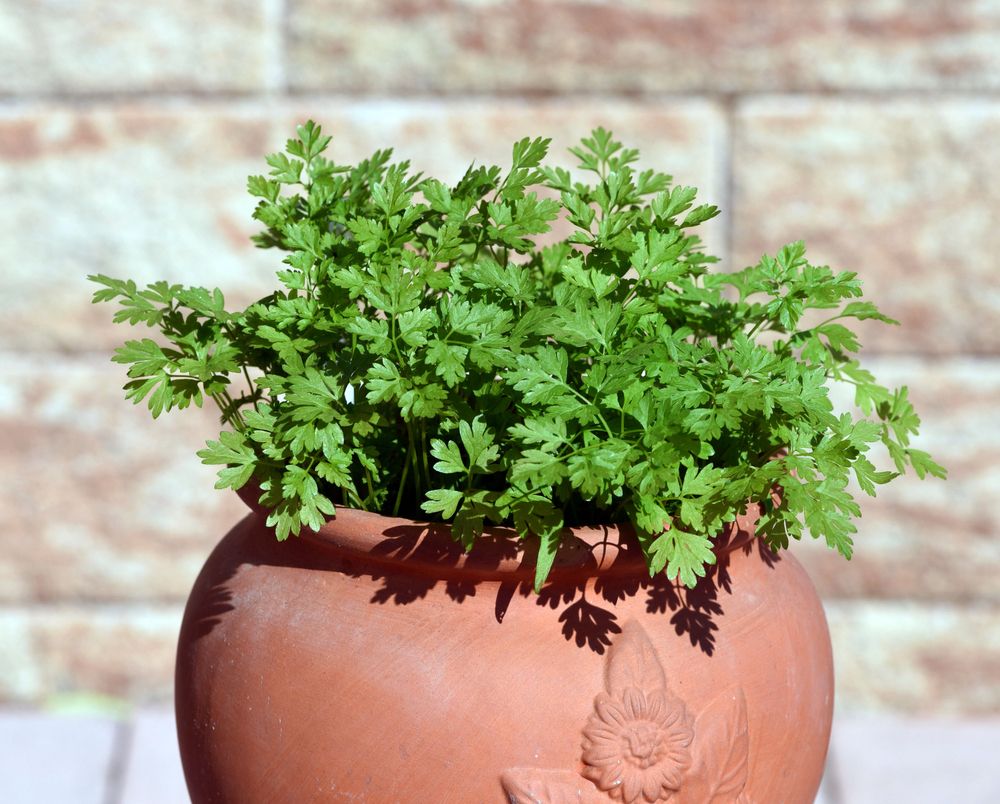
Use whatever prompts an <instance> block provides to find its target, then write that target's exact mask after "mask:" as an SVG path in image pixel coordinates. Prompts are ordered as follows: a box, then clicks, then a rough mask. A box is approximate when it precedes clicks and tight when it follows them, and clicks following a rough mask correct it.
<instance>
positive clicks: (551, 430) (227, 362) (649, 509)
mask: <svg viewBox="0 0 1000 804" xmlns="http://www.w3.org/2000/svg"><path fill="white" fill-rule="evenodd" d="M329 144H330V137H328V136H324V135H323V134H322V132H321V130H320V128H319V126H317V125H315V124H314V123H312V122H308V123H306V124H305V125H303V126H300V127H299V128H298V137H297V138H296V139H292V140H289V142H288V144H287V146H286V152H285V153H280V154H274V155H271V156H269V157H267V162H268V164H269V165H270V167H271V170H270V174H269V176H253V177H251V178H250V179H249V183H248V187H249V191H250V193H251V194H252V195H254V196H256V197H257V198H259V199H260V200H259V203H258V205H257V208H256V211H255V212H254V217H255V218H256V219H257V220H258V221H259V222H260V223H261V224H263V227H264V228H263V231H261V232H260V233H259V234H257V235H256V236H255V238H254V240H255V242H256V244H257V245H258V246H260V247H262V248H277V249H279V250H281V251H284V252H286V256H285V257H284V260H283V266H282V269H281V270H280V271H279V272H278V279H279V280H280V283H281V287H280V288H279V289H278V290H276V291H275V292H274V293H272V294H271V295H269V296H267V297H265V298H263V299H261V300H260V301H258V302H256V303H254V304H251V305H250V306H249V307H247V308H246V309H245V310H241V311H235V312H233V311H229V310H227V309H226V305H225V300H224V297H223V294H222V292H221V291H220V290H211V291H209V290H206V289H204V288H190V287H182V286H180V285H171V284H169V283H167V282H156V283H154V284H152V285H149V286H148V287H146V288H145V289H140V288H139V287H138V286H137V285H136V284H135V283H134V282H132V281H129V280H121V279H113V278H110V277H106V276H92V277H91V279H92V280H93V281H94V282H96V283H98V284H99V285H100V286H101V288H100V289H99V290H98V291H97V292H96V293H95V295H94V300H95V301H97V302H108V301H117V302H118V303H119V309H118V310H117V311H116V313H115V316H114V318H115V321H119V322H124V321H127V322H129V323H131V324H140V323H141V324H146V325H147V326H150V327H153V328H156V329H158V330H159V332H160V334H161V335H162V336H163V339H164V340H165V342H164V343H161V342H157V341H154V340H152V339H149V338H145V339H142V340H130V341H128V342H127V343H126V344H125V345H124V346H123V347H121V348H120V349H118V351H117V352H116V353H115V356H114V358H113V359H114V360H115V361H116V362H118V363H122V364H124V365H127V366H128V376H129V378H130V379H129V381H128V383H127V384H126V386H125V390H126V396H127V397H128V398H130V399H131V400H132V401H133V402H135V403H140V402H142V401H145V402H146V404H147V405H148V407H149V409H150V411H151V412H152V415H153V416H154V417H156V416H158V415H159V414H160V413H162V412H163V411H167V410H170V409H172V408H175V407H176V408H184V407H187V406H189V405H191V404H194V405H199V406H200V405H201V404H202V402H203V400H204V398H205V397H209V398H211V399H212V400H213V401H214V402H215V403H216V404H217V405H218V406H219V408H220V410H221V411H222V420H223V423H224V425H225V427H226V429H225V430H224V431H223V432H222V433H221V434H220V436H219V439H218V440H217V441H210V442H209V443H208V446H207V447H206V448H205V449H203V450H202V451H201V452H199V455H200V457H201V458H202V460H203V461H204V462H205V463H208V464H213V465H218V466H219V467H221V469H220V471H219V481H218V484H217V486H218V487H220V488H224V487H230V488H234V489H235V488H240V487H241V486H243V485H245V484H247V483H248V482H250V480H251V478H253V479H254V480H255V481H256V482H257V483H258V484H259V486H260V489H261V497H260V501H261V503H262V504H263V505H264V506H265V507H267V508H268V509H270V511H271V513H270V517H269V519H268V522H269V524H270V525H272V526H273V527H274V528H275V532H276V534H277V537H278V538H279V539H284V538H286V537H287V536H288V535H289V534H296V533H298V532H299V531H300V529H301V528H303V527H309V528H312V529H318V528H319V527H320V525H321V523H322V522H323V521H324V519H325V518H326V517H328V516H333V515H334V514H335V511H336V506H338V505H344V506H349V507H354V508H361V509H365V510H369V511H378V512H382V513H385V514H393V515H405V516H408V517H416V518H421V517H423V518H426V517H430V518H433V519H441V520H446V521H449V522H450V523H451V526H452V531H453V533H454V536H455V538H456V539H458V540H460V541H461V543H462V544H463V545H464V546H465V547H466V548H471V547H472V545H473V543H474V542H475V539H476V538H477V537H478V536H480V535H481V534H482V532H483V528H484V527H487V526H488V525H489V523H510V524H512V525H513V526H514V527H515V528H516V529H517V532H518V533H519V534H521V536H522V537H525V538H527V537H537V538H538V539H539V540H540V549H539V559H538V571H537V578H536V586H537V585H540V584H541V583H542V582H543V581H544V579H545V578H546V576H547V574H548V572H549V570H550V568H551V565H552V561H553V558H554V556H555V553H556V548H557V546H558V543H559V539H560V534H561V532H562V531H563V528H564V527H566V526H570V525H577V524H583V523H598V522H603V523H607V522H611V523H616V522H631V523H632V524H633V525H634V527H635V531H636V533H637V535H638V538H639V541H640V543H641V545H642V549H643V550H644V551H645V554H646V556H647V559H648V562H649V567H650V571H651V573H656V572H660V571H665V572H666V573H667V574H668V575H669V576H670V577H671V578H673V577H679V578H680V579H681V580H682V581H683V582H684V583H685V584H688V585H693V584H694V583H696V581H697V578H698V577H699V576H702V575H704V573H705V567H706V565H708V564H711V563H712V562H713V561H714V556H713V553H712V549H711V548H712V540H713V537H714V536H715V535H716V534H717V533H719V531H720V529H722V528H723V526H724V524H725V523H726V522H728V521H731V520H732V519H733V518H734V517H735V515H736V514H737V513H738V512H739V511H741V510H742V509H744V508H745V506H746V505H747V504H748V502H751V501H760V502H762V504H763V506H764V515H763V518H762V519H761V521H760V523H759V529H760V532H761V533H762V534H763V536H764V538H765V539H766V540H767V542H768V543H769V545H770V546H771V547H773V548H775V549H777V548H781V547H785V546H787V545H788V543H789V539H791V538H796V539H797V538H800V537H801V536H802V535H803V533H804V532H805V531H806V530H808V532H809V533H811V535H812V536H814V537H817V538H822V539H825V540H826V542H827V543H828V544H829V545H830V546H831V547H833V548H835V549H837V550H838V551H839V552H840V553H842V554H843V555H845V556H847V557H850V555H851V550H852V540H851V534H852V533H853V532H855V526H854V525H853V523H852V520H853V519H854V518H855V517H857V516H859V515H860V510H859V508H858V506H857V503H856V502H855V501H854V499H853V497H852V494H851V491H850V488H849V481H850V478H851V477H852V476H853V477H854V479H855V480H856V481H857V485H858V486H859V487H860V488H861V490H862V491H864V492H865V493H867V494H871V495H874V494H875V490H876V486H878V485H880V484H884V483H886V482H888V481H890V480H891V479H892V478H894V477H896V476H897V475H898V474H899V473H901V472H903V471H904V470H905V469H906V468H907V467H912V468H913V470H915V472H916V473H917V474H918V475H919V476H921V477H923V476H924V475H925V474H932V475H936V476H939V477H943V476H944V470H943V469H942V468H941V467H940V466H938V465H937V464H936V463H935V462H934V461H933V460H932V458H931V457H930V456H929V455H928V454H927V453H926V452H923V451H921V450H918V449H915V448H913V447H912V446H911V445H910V439H911V437H912V436H913V435H915V434H916V433H917V429H918V426H919V419H918V418H917V415H916V413H915V412H914V410H913V407H912V405H911V404H910V402H909V400H908V398H907V390H906V388H905V387H904V388H901V389H899V390H889V389H887V388H885V387H883V386H881V385H879V384H878V383H877V382H876V381H875V378H874V377H873V376H872V375H871V374H870V373H869V372H868V371H866V370H865V369H863V368H862V367H861V366H860V365H859V363H858V361H857V359H856V357H855V353H856V352H857V351H858V349H859V344H858V341H857V338H856V337H855V334H854V333H853V332H852V331H851V329H849V328H848V326H847V324H848V322H850V321H857V320H864V319H876V320H879V321H883V322H886V323H896V322H893V321H891V320H890V319H888V318H887V317H885V316H884V315H882V314H881V313H880V312H879V311H878V310H877V309H876V307H875V306H874V305H873V304H872V303H870V302H867V301H862V300H859V297H860V296H861V287H860V282H859V281H858V279H857V276H856V274H854V273H850V272H839V273H835V272H834V271H832V270H831V269H830V268H828V267H826V266H818V265H813V264H811V263H810V262H808V261H807V259H806V256H805V248H804V246H803V244H802V243H801V242H799V243H792V244H791V245H788V246H785V247H784V248H783V249H781V251H780V252H779V253H778V254H776V255H774V256H764V257H763V258H761V260H760V262H759V263H757V264H756V265H753V266H750V267H747V268H744V269H743V270H740V271H736V272H733V273H721V272H714V271H709V266H710V265H711V264H712V263H714V262H716V260H715V258H713V257H710V256H708V255H706V254H705V253H704V252H703V251H702V244H701V241H700V239H699V238H698V237H697V236H696V235H695V234H694V230H695V228H696V227H697V226H698V224H701V223H703V222H705V221H707V220H709V219H710V218H713V217H714V216H716V215H717V214H718V209H717V208H716V207H715V206H712V205H708V204H696V203H695V193H696V191H695V189H694V188H692V187H682V186H676V185H674V184H672V180H671V177H670V176H667V175H665V174H663V173H658V172H656V171H653V170H643V171H639V170H637V169H636V168H634V167H633V165H634V164H635V163H636V162H637V160H638V156H639V155H638V152H637V151H635V150H633V149H629V148H625V147H624V146H623V145H622V144H621V143H619V142H617V141H616V140H614V139H613V137H612V135H611V134H610V133H609V132H607V131H604V130H603V129H597V130H595V131H594V132H593V133H592V134H591V135H590V136H589V137H588V138H585V139H584V140H583V141H582V142H581V143H580V145H579V146H578V147H575V148H572V149H570V150H571V152H572V154H573V155H574V156H575V157H576V158H577V159H578V160H579V168H580V169H581V170H582V171H583V172H584V173H585V174H589V176H590V179H589V181H581V180H579V179H577V178H574V177H573V176H572V175H571V174H570V173H569V172H568V171H567V170H565V169H562V168H559V167H547V166H545V165H544V164H543V160H544V158H545V156H546V153H547V150H548V146H549V140H547V139H527V138H526V139H523V140H521V141H519V142H517V143H515V144H514V147H513V160H512V161H513V164H512V166H511V168H510V169H509V170H507V171H503V170H501V169H500V168H499V167H486V166H478V167H477V166H473V167H470V168H469V170H468V171H467V172H466V173H465V175H464V176H463V177H462V178H461V179H460V180H459V181H458V183H457V184H455V185H454V186H447V185H446V184H444V183H442V182H440V181H438V180H436V179H433V178H422V177H421V176H420V175H419V174H418V175H414V174H412V173H411V171H410V165H409V163H408V162H401V163H391V162H390V159H391V152H390V151H378V152H376V153H375V154H374V155H373V156H372V157H371V158H369V159H367V160H365V161H363V162H361V163H360V164H357V165H353V166H347V165H339V164H336V163H335V162H333V161H331V160H330V159H329V158H328V157H327V156H326V155H325V154H326V153H327V150H328V146H329ZM557 221H559V224H558V225H559V226H560V227H562V229H563V230H565V232H566V235H565V237H563V238H562V239H558V240H557V239H556V238H555V236H554V235H552V234H549V235H548V240H549V243H548V245H541V244H540V243H539V236H541V235H546V233H549V232H550V229H551V227H552V226H553V224H554V223H556V222H557ZM810 310H825V311H828V312H829V314H828V315H827V316H826V318H825V319H823V320H819V321H818V322H815V323H810V324H808V325H806V324H805V323H804V321H803V316H804V315H805V314H806V313H807V311H810ZM830 381H841V382H846V383H850V384H852V385H853V386H854V388H855V391H856V404H857V408H858V409H859V411H860V413H859V414H856V415H852V414H850V413H840V414H838V413H836V412H835V411H834V407H833V404H832V403H831V401H830V398H829V395H828V384H829V383H830ZM875 443H881V444H882V445H884V447H885V448H886V449H887V450H888V455H889V456H890V458H891V461H892V462H893V463H894V464H895V470H894V471H879V470H878V469H876V467H875V465H874V464H873V463H872V461H871V460H870V459H869V457H868V456H867V453H868V452H869V448H870V447H871V446H872V445H873V444H875ZM775 488H779V489H780V491H781V494H780V503H779V504H775V503H773V502H772V500H771V492H772V490H774V489H775Z"/></svg>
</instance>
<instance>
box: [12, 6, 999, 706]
mask: <svg viewBox="0 0 1000 804" xmlns="http://www.w3.org/2000/svg"><path fill="white" fill-rule="evenodd" d="M998 92H1000V0H978V2H973V1H972V0H926V2H920V3H912V2H905V0H879V1H878V2H871V0H830V2H822V3H819V2H817V3H805V2H792V0H759V2H757V1H755V2H736V1H735V0H337V1H336V2H334V0H221V2H211V3H205V2H195V1H194V0H169V2H168V0H78V1H77V2H65V0H31V2H27V1H26V0H0V187H2V188H3V189H2V193H3V203H2V205H0V290H2V293H0V377H2V382H0V478H2V483H0V522H2V523H3V527H4V533H3V549H2V551H0V701H25V702H39V701H44V700H46V699H48V698H50V697H51V696H53V695H58V694H60V693H66V692H77V691H92V692H100V693H105V694H109V695H113V696H120V697H123V698H127V699H131V700H136V701H146V700H156V699H166V698H168V697H169V696H170V688H171V674H172V657H173V646H174V639H175V633H176V629H177V625H178V622H179V617H180V612H181V607H182V605H183V601H184V598H185V596H186V594H187V591H188V588H189V586H190V584H191V582H192V580H193V578H194V575H195V574H196V572H197V570H198V568H199V566H200V563H201V561H202V560H203V559H204V557H205V555H206V554H207V552H208V550H209V549H210V548H211V546H212V544H213V543H214V540H215V539H216V538H217V536H218V535H219V534H221V533H222V532H223V531H224V529H225V528H226V527H227V525H228V524H229V523H231V522H233V521H234V520H235V519H236V518H237V517H238V516H239V515H240V505H239V504H238V502H237V501H236V500H235V499H234V498H232V497H231V496H228V495H226V494H223V493H220V492H215V491H213V489H212V472H211V471H210V470H209V469H207V468H206V467H203V466H201V465H200V464H199V463H198V460H197V458H195V456H194V451H195V450H196V449H198V448H199V447H200V446H201V444H202V442H203V441H204V439H205V438H206V437H209V436H210V435H212V434H213V432H214V428H215V423H214V421H213V419H212V416H211V415H210V414H204V415H198V414H193V415H192V414H189V413H184V414H179V415H176V416H171V417H166V418H164V419H162V420H160V421H158V422H156V423H155V424H154V423H150V421H149V420H148V416H147V414H146V412H145V411H144V410H143V409H135V408H133V407H132V406H131V405H129V404H128V403H126V402H125V401H124V400H123V399H122V395H121V392H120V390H119V386H120V384H121V382H122V381H123V378H122V372H121V371H120V370H119V368H118V367H117V366H114V365H112V364H111V363H110V362H109V361H108V356H109V352H110V349H111V348H112V347H113V346H114V345H115V344H117V343H118V342H119V340H120V339H122V338H123V337H125V332H124V331H121V332H117V331H115V329H114V328H112V327H111V325H110V324H109V323H108V318H107V310H106V309H98V308H91V307H90V305H89V304H88V298H89V292H90V291H89V288H88V287H87V283H86V282H85V281H84V278H83V277H84V276H85V275H86V274H88V273H93V272H104V273H109V274H112V275H128V276H133V277H135V278H137V279H140V280H152V279H154V278H161V277H163V278H169V279H171V280H173V281H178V282H191V283H198V284H208V285H218V286H220V287H222V288H223V289H224V290H225V291H226V293H227V296H229V297H231V298H232V299H234V300H241V301H245V300H248V299H250V298H252V297H253V296H254V295H255V294H259V293H261V292H262V291H263V290H264V289H265V288H267V287H268V286H269V283H270V282H271V275H272V272H273V270H274V269H275V268H276V261H275V259H274V258H273V257H272V256H269V255H268V254H267V253H261V252H258V251H256V250H255V249H253V248H252V247H251V246H250V244H249V242H248V240H247V237H248V235H249V234H250V233H251V232H252V231H253V226H252V222H251V221H250V218H249V214H250V211H251V210H252V208H253V201H252V199H250V198H249V197H248V196H246V194H245V193H244V189H243V188H244V184H245V177H246V175H247V174H249V173H251V172H260V170H261V166H262V164H263V163H262V161H261V158H262V156H263V154H264V153H265V152H267V151H269V150H274V149H276V148H278V147H279V146H280V145H281V144H282V143H283V142H284V139H285V137H286V136H287V135H288V134H289V133H290V132H291V130H292V127H293V125H294V123H295V122H297V121H300V120H302V119H304V118H305V117H308V116H312V117H314V118H316V119H317V120H318V121H320V122H321V123H323V124H324V125H325V126H326V127H327V128H328V130H329V131H330V132H331V133H333V134H334V136H335V148H336V149H337V150H336V153H337V156H338V158H339V159H342V160H347V159H351V158H356V157H359V156H361V155H364V154H366V153H367V152H370V151H371V150H373V149H374V148H376V147H381V146H385V145H394V146H395V147H396V149H397V152H398V153H400V154H402V155H404V156H406V157H409V158H411V159H412V160H413V161H414V163H415V165H417V166H418V167H419V168H421V169H426V170H429V171H431V172H435V173H438V174H442V175H444V176H451V177H455V176H456V175H457V174H458V173H459V172H460V171H461V170H462V169H463V168H464V167H465V165H467V164H468V162H469V161H471V160H472V159H473V158H477V159H481V160H505V159H506V158H507V156H508V154H509V145H510V142H511V141H512V140H514V139H516V138H519V137H521V136H524V135H527V134H545V135H548V136H553V137H554V138H555V141H556V146H557V147H558V148H560V149H562V148H563V147H564V146H566V145H568V144H570V143H571V142H572V141H573V140H574V139H576V138H577V137H578V136H580V135H581V134H583V133H586V132H587V131H589V129H590V128H592V127H593V126H595V125H598V124H601V125H604V126H606V127H610V128H612V129H613V130H614V131H615V132H616V133H617V134H619V135H621V136H622V137H623V138H626V139H627V140H628V141H629V142H630V143H633V144H635V145H636V146H638V147H639V148H641V149H642V150H643V156H644V159H645V161H646V162H647V163H648V164H650V165H655V166H657V167H660V168H663V169H665V170H667V171H668V172H671V173H673V174H674V175H675V177H676V178H677V179H678V180H679V181H682V182H685V183H694V184H697V185H698V186H699V187H701V188H702V193H703V195H704V196H705V197H706V198H707V199H709V200H711V201H714V202H716V203H718V204H719V205H720V206H722V207H723V208H724V210H725V212H724V215H723V216H722V217H721V218H720V219H718V220H716V221H713V222H712V224H711V225H710V226H709V227H708V231H707V233H706V234H707V239H708V241H709V244H710V247H711V248H712V249H713V250H714V251H715V252H716V253H718V254H720V256H722V257H723V258H724V259H725V260H726V261H727V263H728V264H729V265H732V266H735V267H740V266H742V265H744V264H746V263H747V262H749V261H754V260H756V258H757V257H758V256H759V254H760V253H761V251H763V250H774V249H776V248H778V247H780V246H781V245H782V244H783V243H784V242H786V241H789V240H794V239H798V238H800V237H804V238H805V239H806V241H807V244H808V245H809V247H810V249H811V255H812V256H813V258H814V260H815V261H825V262H829V263H830V264H831V265H834V266H836V267H839V268H844V269H850V270H856V271H858V272H859V273H860V274H861V276H862V278H863V279H864V281H865V283H866V285H867V287H868V289H869V292H870V293H871V294H872V296H873V297H874V298H875V299H877V300H878V301H879V302H880V303H881V305H882V306H883V308H884V309H885V310H886V312H887V313H889V314H890V315H892V316H894V317H896V318H898V319H900V320H902V321H903V327H901V328H899V329H896V330H885V331H883V330H871V331H869V332H867V333H866V335H867V336H868V337H867V343H868V344H869V348H868V350H867V352H866V356H867V358H868V362H869V364H870V366H871V367H872V368H873V369H874V370H875V371H876V372H877V373H878V374H879V375H880V376H882V377H884V378H885V379H886V380H888V381H891V382H893V383H899V384H903V383H906V384H909V385H910V386H911V387H912V389H913V392H912V396H913V397H914V399H915V400H916V402H917V403H918V405H919V409H920V410H921V412H922V413H923V414H924V435H923V437H922V444H923V446H925V447H927V448H929V449H931V450H932V451H934V452H935V453H937V455H938V457H939V458H940V459H942V460H943V462H944V463H945V464H946V465H947V466H948V467H949V468H950V470H951V472H952V479H951V480H950V481H949V483H947V484H942V483H939V482H930V483H924V484H920V483H918V482H916V481H913V482H911V481H902V482H899V483H896V484H893V485H892V486H890V487H889V488H888V489H886V490H885V492H884V496H883V498H882V499H880V500H879V501H878V502H872V503H869V504H866V506H865V516H864V519H863V521H862V522H861V525H860V528H861V532H860V534H859V536H858V539H857V543H858V549H857V556H856V558H855V559H854V561H853V562H852V563H851V564H846V563H845V562H843V561H842V560H840V559H838V558H837V557H836V556H834V555H833V554H832V553H830V552H829V551H827V550H826V549H825V548H822V547H820V546H818V545H814V544H802V545H800V546H797V548H796V549H797V553H798V555H799V556H800V557H801V558H802V559H803V560H804V561H806V562H807V563H808V565H809V567H810V569H811V571H812V573H813V576H814V578H815V579H816V582H817V584H818V586H819V587H820V589H821V591H822V593H823V595H824V597H825V599H826V601H827V610H828V614H829V618H830V624H831V628H832V632H833V637H834V642H835V650H836V656H837V660H838V674H839V675H838V685H839V689H838V692H839V696H840V697H839V702H840V704H841V705H842V706H843V707H845V708H848V709H850V708H889V709H895V710H900V711H914V712H917V711H919V712H947V713H957V712H964V713H982V712H1000V538H998V537H1000V525H998V524H997V523H996V520H995V518H994V517H993V516H992V511H991V503H993V500H994V498H995V497H996V495H997V494H998V493H1000V457H998V454H1000V422H998V415H997V413H998V411H1000V323H998V322H997V319H998V318H1000V256H998V255H1000V225H998V221H1000V145H998V143H1000V95H998Z"/></svg>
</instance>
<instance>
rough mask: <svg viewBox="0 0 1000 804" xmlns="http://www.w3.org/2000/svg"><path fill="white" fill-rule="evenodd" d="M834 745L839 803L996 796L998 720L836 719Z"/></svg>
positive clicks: (920, 802)
mask: <svg viewBox="0 0 1000 804" xmlns="http://www.w3.org/2000/svg"><path fill="white" fill-rule="evenodd" d="M833 745H834V750H833V770H834V773H835V774H836V779H837V784H838V798H839V800H840V801H842V802H843V803H844V804H886V802H906V804H941V802H945V801H954V802H962V804H996V802H998V801H1000V764H998V762H997V758H998V757H1000V719H995V718H994V719H989V720H973V721H968V720H963V721H955V720H945V719H933V720H929V719H920V720H907V719H900V718H889V717H873V716H864V717H848V716H841V717H838V718H837V719H836V721H835V723H834V733H833Z"/></svg>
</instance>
